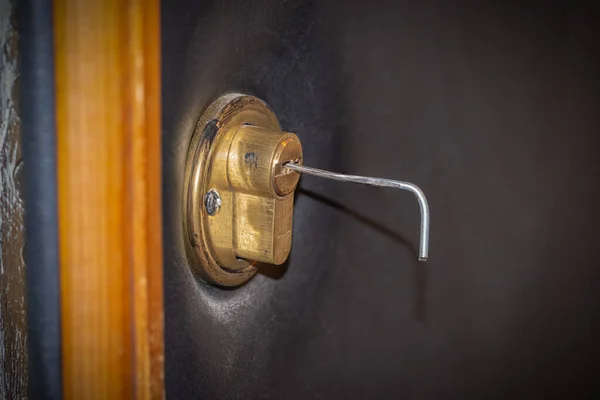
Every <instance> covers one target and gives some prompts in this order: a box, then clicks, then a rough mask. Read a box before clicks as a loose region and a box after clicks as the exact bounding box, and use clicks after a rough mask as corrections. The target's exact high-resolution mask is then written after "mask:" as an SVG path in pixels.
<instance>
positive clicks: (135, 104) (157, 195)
mask: <svg viewBox="0 0 600 400" xmlns="http://www.w3.org/2000/svg"><path fill="white" fill-rule="evenodd" d="M53 12H54V17H53V22H54V50H55V78H56V79H55V83H56V151H57V177H58V193H57V196H58V232H59V260H60V301H61V308H60V310H61V331H62V333H61V338H62V392H63V397H64V398H65V399H83V398H85V399H105V398H111V399H126V398H127V399H129V398H135V399H160V398H163V397H164V383H163V381H164V378H163V376H164V373H163V360H164V350H163V349H164V346H163V294H162V291H163V283H162V268H163V263H162V234H161V232H162V221H161V212H162V210H161V164H160V157H161V143H160V132H161V130H160V124H161V112H160V95H161V90H160V20H159V13H160V3H159V2H158V1H157V0H151V1H144V0H56V1H55V2H54V10H53Z"/></svg>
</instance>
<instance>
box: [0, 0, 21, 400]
mask: <svg viewBox="0 0 600 400" xmlns="http://www.w3.org/2000/svg"><path fill="white" fill-rule="evenodd" d="M18 43H19V36H18V33H17V31H16V27H15V18H14V3H13V1H12V0H0V176H1V177H2V182H1V184H0V250H1V256H0V399H23V398H26V397H27V347H26V340H27V329H26V321H25V264H24V262H23V257H22V253H23V245H24V229H23V199H22V196H21V191H20V189H21V188H20V177H21V166H22V162H21V161H22V157H21V129H20V118H19V112H18V109H17V104H18V90H19V83H18V78H19V61H18V60H19V47H18Z"/></svg>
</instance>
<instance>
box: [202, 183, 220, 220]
mask: <svg viewBox="0 0 600 400" xmlns="http://www.w3.org/2000/svg"><path fill="white" fill-rule="evenodd" d="M221 203H222V201H221V196H219V192H217V191H216V190H215V189H210V190H209V191H208V193H206V195H205V196H204V207H205V208H206V212H207V213H208V215H215V214H216V213H218V212H219V208H221Z"/></svg>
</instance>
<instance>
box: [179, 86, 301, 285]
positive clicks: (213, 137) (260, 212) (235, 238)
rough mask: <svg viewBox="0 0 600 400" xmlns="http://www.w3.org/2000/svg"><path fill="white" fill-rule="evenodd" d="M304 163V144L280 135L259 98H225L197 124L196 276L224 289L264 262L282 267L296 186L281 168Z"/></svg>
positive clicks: (192, 253)
mask: <svg viewBox="0 0 600 400" xmlns="http://www.w3.org/2000/svg"><path fill="white" fill-rule="evenodd" d="M287 162H295V163H301V162H302V146H301V144H300V140H299V139H298V137H297V136H296V135H295V134H293V133H287V132H282V131H281V128H280V126H279V122H278V120H277V117H276V116H275V114H274V113H273V111H272V110H271V109H270V108H269V107H268V106H267V105H266V104H265V103H264V102H263V101H261V100H259V99H257V98H256V97H253V96H248V95H243V94H237V93H233V94H227V95H224V96H222V97H220V98H219V99H217V100H216V101H215V102H214V103H212V104H211V105H210V106H209V107H208V108H207V109H206V111H205V112H204V113H203V114H202V116H201V117H200V119H199V120H198V123H197V125H196V127H195V130H194V133H193V136H192V140H191V143H190V148H189V151H188V158H187V162H186V172H185V184H184V191H185V193H184V196H183V198H184V205H183V206H184V221H183V225H184V226H183V228H184V235H185V236H186V239H187V240H186V252H187V255H188V259H189V261H190V265H191V268H192V269H193V271H194V272H195V273H196V274H197V275H198V276H199V277H200V278H202V279H204V280H206V281H208V282H210V283H213V284H217V285H220V286H237V285H240V284H242V283H244V282H246V281H247V280H249V279H250V278H252V276H254V275H255V274H256V272H257V268H258V266H259V264H260V263H268V264H282V263H283V262H285V260H286V259H287V257H288V255H289V252H290V248H291V240H292V219H293V206H294V189H295V188H296V185H297V183H298V180H299V178H300V174H299V173H298V172H295V171H291V170H289V169H286V168H283V165H284V164H285V163H287Z"/></svg>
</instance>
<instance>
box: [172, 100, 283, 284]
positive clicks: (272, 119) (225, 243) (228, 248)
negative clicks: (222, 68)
mask: <svg viewBox="0 0 600 400" xmlns="http://www.w3.org/2000/svg"><path fill="white" fill-rule="evenodd" d="M244 124H249V125H253V126H257V127H262V128H267V129H271V130H275V131H280V130H281V128H280V126H279V122H278V121H277V117H276V116H275V114H274V113H273V111H272V110H271V109H270V108H269V107H268V106H267V105H266V104H265V103H264V102H263V101H261V100H260V99H257V98H256V97H253V96H248V95H243V94H239V93H231V94H227V95H224V96H222V97H220V98H219V99H217V100H216V101H215V102H214V103H212V104H211V105H210V106H209V107H208V108H207V109H206V110H205V111H204V113H203V114H202V116H201V117H200V119H199V120H198V123H197V124H196V127H195V129H194V133H193V136H192V139H191V143H190V147H189V151H188V155H187V161H186V169H185V180H184V182H185V183H184V196H183V199H184V204H183V210H184V218H183V220H184V221H183V225H184V226H183V230H184V235H185V238H186V240H185V242H186V252H187V256H188V260H189V262H190V266H191V268H192V270H193V271H194V273H195V274H196V275H197V276H199V277H200V278H201V279H203V280H205V281H207V282H210V283H213V284H216V285H220V286H238V285H241V284H242V283H244V282H246V281H248V280H249V279H250V278H252V277H253V276H254V275H255V274H256V272H257V268H256V266H255V265H253V264H252V263H250V262H248V261H246V260H240V259H237V258H236V256H235V254H234V252H233V249H232V243H231V238H230V237H229V236H227V234H225V233H224V234H220V233H219V234H218V235H215V231H218V232H221V231H223V232H226V231H227V232H231V226H232V221H231V215H232V213H231V210H230V208H231V207H232V205H231V204H232V201H231V198H230V194H229V191H228V190H226V188H224V190H219V187H218V185H219V182H222V181H227V179H218V178H222V177H220V176H219V174H226V170H227V169H226V167H225V164H224V163H226V160H223V157H220V156H219V154H216V153H215V149H216V148H218V147H219V144H223V143H227V141H228V140H231V137H232V136H233V135H234V134H235V132H236V131H237V130H238V129H239V128H240V126H242V125H244ZM211 190H213V191H216V192H217V193H218V195H219V197H220V199H219V200H220V207H219V208H218V210H217V211H214V210H211V211H212V212H213V214H212V215H209V214H208V212H207V210H206V207H205V202H204V200H205V195H206V194H207V193H208V192H209V191H211ZM212 195H213V194H211V196H212ZM211 201H214V200H213V199H212V198H211ZM211 204H212V203H211ZM215 227H217V228H219V227H229V229H215ZM211 228H212V229H211ZM211 232H212V236H211V237H210V238H209V235H211ZM216 236H217V237H216ZM209 239H210V240H209ZM215 247H217V248H215ZM222 265H228V266H230V268H224V267H223V266H222ZM231 266H234V267H233V268H232V267H231Z"/></svg>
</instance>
